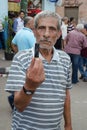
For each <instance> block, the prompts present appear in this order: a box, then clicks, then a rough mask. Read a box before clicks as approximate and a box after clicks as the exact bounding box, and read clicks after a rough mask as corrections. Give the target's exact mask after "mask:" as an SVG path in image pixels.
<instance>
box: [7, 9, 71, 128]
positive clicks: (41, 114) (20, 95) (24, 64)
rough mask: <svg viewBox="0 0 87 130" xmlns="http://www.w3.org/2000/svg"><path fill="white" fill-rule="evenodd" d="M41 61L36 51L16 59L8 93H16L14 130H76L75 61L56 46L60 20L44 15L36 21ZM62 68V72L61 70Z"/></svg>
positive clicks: (35, 19)
mask: <svg viewBox="0 0 87 130" xmlns="http://www.w3.org/2000/svg"><path fill="white" fill-rule="evenodd" d="M34 25H35V31H34V33H35V37H36V42H37V43H38V44H39V52H38V53H39V57H34V53H35V52H34V47H33V48H32V49H28V50H24V51H20V52H18V53H17V54H16V55H15V56H14V59H13V62H12V65H11V68H10V72H9V75H8V79H7V83H6V87H5V90H6V91H12V92H14V110H13V114H12V115H13V119H12V130H17V129H20V130H29V129H32V130H33V129H35V130H42V129H45V130H61V121H62V116H64V122H65V123H64V129H65V130H72V123H71V109H70V89H71V87H72V86H71V66H72V64H71V60H70V57H69V56H68V55H67V54H66V53H65V52H64V51H61V50H56V49H55V48H54V44H55V43H56V40H57V39H58V38H59V37H60V26H61V19H60V16H59V15H58V14H57V13H55V12H51V11H46V10H45V11H42V12H40V13H38V14H37V15H36V16H35V18H34ZM60 68H61V69H60Z"/></svg>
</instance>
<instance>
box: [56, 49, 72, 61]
mask: <svg viewBox="0 0 87 130" xmlns="http://www.w3.org/2000/svg"><path fill="white" fill-rule="evenodd" d="M58 55H59V57H60V59H63V60H70V56H69V55H68V54H67V53H66V52H65V51H63V50H58Z"/></svg>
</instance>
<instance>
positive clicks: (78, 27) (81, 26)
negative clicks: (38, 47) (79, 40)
mask: <svg viewBox="0 0 87 130" xmlns="http://www.w3.org/2000/svg"><path fill="white" fill-rule="evenodd" d="M76 29H78V30H79V31H80V30H82V29H84V24H82V23H79V24H77V26H76Z"/></svg>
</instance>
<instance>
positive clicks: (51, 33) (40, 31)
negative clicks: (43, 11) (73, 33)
mask: <svg viewBox="0 0 87 130" xmlns="http://www.w3.org/2000/svg"><path fill="white" fill-rule="evenodd" d="M35 36H36V39H37V42H38V43H39V44H40V48H44V49H51V48H52V47H53V46H54V44H55V43H56V40H57V39H58V38H59V36H60V31H58V29H57V19H55V18H52V17H45V18H41V19H40V20H39V21H38V27H37V28H36V29H35Z"/></svg>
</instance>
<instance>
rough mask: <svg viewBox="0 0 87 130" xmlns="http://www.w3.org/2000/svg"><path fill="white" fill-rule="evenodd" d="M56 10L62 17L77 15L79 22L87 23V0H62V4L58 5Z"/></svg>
mask: <svg viewBox="0 0 87 130" xmlns="http://www.w3.org/2000/svg"><path fill="white" fill-rule="evenodd" d="M56 12H58V13H59V14H60V15H61V16H62V17H63V16H68V17H75V18H76V20H77V22H81V23H87V0H62V6H56Z"/></svg>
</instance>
